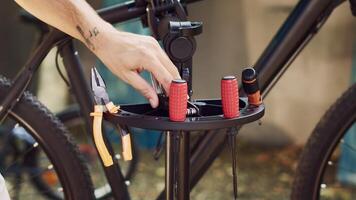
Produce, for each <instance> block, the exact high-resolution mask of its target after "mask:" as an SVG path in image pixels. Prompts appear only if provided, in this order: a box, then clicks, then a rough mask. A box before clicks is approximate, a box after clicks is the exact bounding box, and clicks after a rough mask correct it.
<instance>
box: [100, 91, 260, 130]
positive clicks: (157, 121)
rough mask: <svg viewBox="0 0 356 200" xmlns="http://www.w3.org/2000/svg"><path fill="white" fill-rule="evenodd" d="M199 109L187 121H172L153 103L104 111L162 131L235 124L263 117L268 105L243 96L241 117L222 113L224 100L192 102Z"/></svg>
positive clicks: (124, 122) (111, 118)
mask: <svg viewBox="0 0 356 200" xmlns="http://www.w3.org/2000/svg"><path fill="white" fill-rule="evenodd" d="M191 103H193V104H194V105H195V106H197V107H198V108H199V110H200V115H194V116H189V117H187V118H186V120H185V121H184V122H173V121H171V120H170V119H169V117H168V111H166V110H163V109H153V108H152V107H151V106H150V104H130V105H122V106H121V108H120V109H121V112H119V113H117V114H110V113H105V115H104V117H105V119H106V120H108V121H110V122H113V123H116V124H119V125H127V126H129V127H136V128H143V129H152V130H162V131H167V130H169V131H177V130H179V131H193V130H209V129H222V128H229V127H236V126H240V125H243V124H246V123H250V122H253V121H256V120H258V119H260V118H261V117H262V116H263V115H264V110H265V107H264V105H263V104H261V105H260V106H250V105H248V102H247V98H243V97H241V98H240V101H239V107H240V116H239V117H236V118H232V119H225V118H224V117H223V113H222V105H221V99H211V100H195V101H193V102H191Z"/></svg>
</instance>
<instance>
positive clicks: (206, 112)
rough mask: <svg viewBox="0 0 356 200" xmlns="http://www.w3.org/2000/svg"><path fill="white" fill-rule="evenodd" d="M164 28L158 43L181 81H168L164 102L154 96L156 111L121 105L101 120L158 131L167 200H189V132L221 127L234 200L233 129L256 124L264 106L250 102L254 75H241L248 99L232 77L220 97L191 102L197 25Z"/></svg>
mask: <svg viewBox="0 0 356 200" xmlns="http://www.w3.org/2000/svg"><path fill="white" fill-rule="evenodd" d="M168 24H169V26H168V29H167V30H168V33H167V34H166V36H165V37H164V39H163V41H164V42H163V45H164V47H165V50H166V51H167V54H168V56H169V57H170V58H171V59H172V60H173V62H174V63H175V64H176V66H177V68H178V70H179V72H180V74H181V77H182V78H183V79H182V80H173V81H172V83H171V87H170V95H169V98H168V97H166V96H165V95H164V93H159V94H158V95H159V99H160V106H159V107H158V108H156V109H153V108H152V107H151V106H150V104H132V105H122V106H121V108H120V112H118V113H109V112H106V113H104V117H105V120H107V121H109V122H111V123H112V124H119V125H120V126H128V127H137V128H143V129H152V130H160V131H163V132H164V133H165V134H166V164H165V165H166V166H165V167H166V178H165V185H166V187H165V188H166V190H165V192H166V199H167V200H174V199H177V200H189V193H190V184H189V183H190V134H191V132H192V131H198V130H199V131H204V130H213V129H227V130H228V134H227V135H228V139H229V144H230V146H231V150H232V156H233V178H234V187H235V188H234V196H235V199H236V197H237V188H236V187H237V181H236V158H235V157H236V153H235V152H236V144H235V136H236V133H237V128H236V127H239V126H241V125H243V124H246V123H250V122H253V121H256V120H258V119H260V118H261V117H262V116H263V115H264V106H263V104H262V102H261V101H260V98H256V97H258V96H259V90H258V85H257V84H256V83H257V77H256V75H255V71H254V70H253V68H249V69H248V71H247V72H248V73H245V76H246V77H247V78H248V79H247V80H246V84H247V85H249V84H250V85H252V86H251V87H250V88H251V91H246V89H245V87H244V89H245V91H246V93H247V95H248V100H247V98H243V97H241V98H239V96H238V86H237V79H236V78H235V77H234V76H226V77H224V78H223V79H222V80H221V94H222V95H221V96H222V98H221V99H211V100H194V101H193V100H192V99H190V95H191V94H192V90H191V88H192V87H191V86H192V85H191V83H192V82H191V76H192V64H191V63H192V56H193V54H194V51H195V47H196V46H195V40H194V38H193V36H194V35H197V34H199V33H201V29H202V27H201V26H202V24H201V23H199V22H174V21H169V23H168ZM243 82H244V80H243ZM253 84H254V85H253ZM244 86H245V84H244ZM158 89H160V88H158ZM160 90H161V89H160ZM188 94H189V95H188ZM249 94H251V95H249ZM257 94H258V95H257ZM187 96H189V101H188V98H187ZM250 99H252V100H255V101H256V102H255V105H252V104H250V103H253V101H251V102H250Z"/></svg>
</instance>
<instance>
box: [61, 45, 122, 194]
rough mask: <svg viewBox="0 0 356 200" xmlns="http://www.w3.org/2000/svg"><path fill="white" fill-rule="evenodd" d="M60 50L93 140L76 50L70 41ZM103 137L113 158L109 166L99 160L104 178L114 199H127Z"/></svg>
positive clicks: (87, 92)
mask: <svg viewBox="0 0 356 200" xmlns="http://www.w3.org/2000/svg"><path fill="white" fill-rule="evenodd" d="M60 52H61V55H62V56H63V62H64V66H65V69H66V71H67V73H68V77H69V80H70V83H71V89H72V90H73V93H74V94H75V97H76V100H77V101H78V103H79V106H80V111H81V113H82V116H83V117H84V119H85V121H86V128H87V130H89V131H88V134H89V135H90V138H91V139H92V141H93V142H94V138H93V135H92V134H91V133H92V131H91V130H92V119H91V118H90V116H89V113H90V112H91V111H92V109H93V106H94V101H93V98H92V95H91V92H90V89H89V86H88V84H87V82H86V80H85V76H84V73H83V70H82V66H81V63H80V61H79V56H78V52H77V51H75V50H74V47H73V42H72V41H69V42H67V43H65V44H64V45H63V46H62V47H61V51H60ZM104 138H105V139H104V140H105V141H106V142H105V143H106V145H107V147H108V149H110V154H111V156H112V157H113V160H115V162H114V165H112V166H110V167H105V166H104V163H103V162H101V164H102V166H103V169H104V172H105V175H106V178H107V180H108V183H109V185H110V187H111V192H112V194H113V196H114V197H115V199H129V193H128V190H127V185H126V184H125V178H124V176H123V174H122V173H121V169H120V166H119V165H118V163H117V161H116V159H115V157H114V153H113V150H112V149H113V148H112V146H111V144H110V143H109V142H107V140H106V137H105V135H104Z"/></svg>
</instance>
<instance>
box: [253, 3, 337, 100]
mask: <svg viewBox="0 0 356 200" xmlns="http://www.w3.org/2000/svg"><path fill="white" fill-rule="evenodd" d="M336 2H339V0H301V1H299V3H298V4H297V6H296V7H295V9H294V10H293V11H292V13H291V14H290V15H289V17H288V18H287V19H286V21H285V22H284V24H283V25H282V27H281V28H280V29H279V31H278V32H277V34H276V35H275V36H274V38H273V39H272V41H271V42H270V43H269V45H268V46H267V48H266V49H265V51H264V52H263V53H262V55H261V56H260V58H259V59H258V61H257V62H256V64H255V66H254V67H255V69H256V71H257V73H258V74H259V85H260V90H261V92H262V93H263V92H264V91H265V89H266V88H267V87H268V86H269V85H270V83H271V82H272V81H273V79H274V78H275V77H277V76H278V74H279V72H280V71H281V70H282V69H283V68H284V67H285V66H286V63H287V62H288V61H289V59H290V58H292V57H293V55H294V54H295V53H296V52H297V51H298V49H299V47H300V46H301V45H302V44H303V43H304V41H305V39H306V38H308V36H309V35H310V34H312V33H313V32H314V31H316V30H317V29H318V28H320V27H317V25H318V23H319V22H320V21H321V20H322V19H323V18H324V17H327V16H326V15H329V14H330V13H329V12H331V11H332V10H333V9H334V7H333V8H332V9H331V10H330V6H332V5H334V4H336ZM337 5H338V4H337Z"/></svg>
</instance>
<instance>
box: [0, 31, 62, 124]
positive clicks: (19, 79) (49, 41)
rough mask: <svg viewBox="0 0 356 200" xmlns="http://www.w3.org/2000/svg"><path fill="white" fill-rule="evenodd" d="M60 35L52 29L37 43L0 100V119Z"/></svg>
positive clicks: (16, 98) (15, 100)
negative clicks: (7, 92) (36, 46)
mask: <svg viewBox="0 0 356 200" xmlns="http://www.w3.org/2000/svg"><path fill="white" fill-rule="evenodd" d="M60 35H61V34H58V32H57V31H52V32H51V34H48V35H47V36H46V37H45V38H44V40H43V41H42V42H41V43H40V44H39V46H38V48H36V50H35V51H34V53H33V54H32V56H31V57H30V59H29V60H28V61H27V63H26V64H25V66H24V67H23V69H22V70H21V71H20V72H19V73H18V74H17V76H16V78H15V81H14V83H13V85H12V86H11V89H10V90H9V91H10V92H9V94H7V95H6V97H5V98H4V99H3V100H1V101H0V121H2V119H4V118H5V117H6V115H7V113H8V111H9V110H11V109H12V108H13V107H14V106H15V105H16V103H17V102H18V101H19V100H20V98H21V96H22V94H23V93H24V91H25V90H26V88H27V87H28V85H29V84H30V82H31V80H32V77H33V74H34V73H35V72H36V70H37V69H38V67H39V66H40V64H41V62H42V61H43V59H44V58H45V57H46V55H47V54H48V52H49V51H50V50H51V48H52V47H53V46H54V44H55V43H56V42H57V41H58V40H59V38H60Z"/></svg>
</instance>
